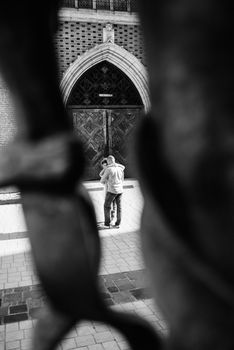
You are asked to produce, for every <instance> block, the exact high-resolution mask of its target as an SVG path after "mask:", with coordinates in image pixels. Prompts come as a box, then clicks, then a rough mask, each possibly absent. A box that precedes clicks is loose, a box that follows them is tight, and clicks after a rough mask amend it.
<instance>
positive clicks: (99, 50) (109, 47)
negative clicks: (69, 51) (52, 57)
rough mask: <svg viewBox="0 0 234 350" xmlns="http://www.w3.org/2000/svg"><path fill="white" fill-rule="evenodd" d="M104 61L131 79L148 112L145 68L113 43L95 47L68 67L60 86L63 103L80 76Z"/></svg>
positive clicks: (148, 101)
mask: <svg viewBox="0 0 234 350" xmlns="http://www.w3.org/2000/svg"><path fill="white" fill-rule="evenodd" d="M105 60H106V61H108V62H110V63H112V64H114V65H115V66H117V67H118V68H119V69H121V70H122V71H123V72H124V73H125V74H126V75H127V76H128V77H129V78H130V79H131V81H132V82H133V84H134V85H135V86H136V88H137V90H138V92H139V94H140V96H141V99H142V102H143V105H144V108H145V111H146V112H147V111H149V108H150V99H149V88H148V76H147V72H146V68H145V67H144V66H143V64H142V63H141V62H140V61H139V60H138V59H137V58H136V57H135V56H134V55H132V54H131V53H130V52H128V51H127V50H125V49H124V48H122V47H120V46H118V45H116V44H114V43H103V44H100V45H98V46H95V47H94V48H92V49H90V50H88V51H86V52H85V53H84V54H83V55H81V56H79V57H78V58H77V59H76V61H75V62H73V63H72V64H71V65H70V67H69V68H68V69H67V71H66V72H65V73H64V76H63V78H62V81H61V84H60V88H61V91H62V95H63V99H64V102H65V103H66V102H67V100H68V97H69V95H70V93H71V91H72V88H73V86H74V85H75V83H76V81H77V80H78V79H79V78H80V77H81V76H82V74H84V73H85V72H86V71H87V70H88V69H89V68H91V67H93V66H94V65H96V64H97V63H99V62H102V61H105Z"/></svg>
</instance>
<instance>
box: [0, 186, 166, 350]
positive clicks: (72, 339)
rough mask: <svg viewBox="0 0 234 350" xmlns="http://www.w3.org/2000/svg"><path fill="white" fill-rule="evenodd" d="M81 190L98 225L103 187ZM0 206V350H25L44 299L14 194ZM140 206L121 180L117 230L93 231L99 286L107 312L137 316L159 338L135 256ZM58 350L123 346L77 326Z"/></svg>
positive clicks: (93, 328)
mask: <svg viewBox="0 0 234 350" xmlns="http://www.w3.org/2000/svg"><path fill="white" fill-rule="evenodd" d="M85 186H86V187H87V189H88V191H89V194H90V196H91V198H92V200H93V203H94V207H95V211H96V216H97V221H98V222H101V221H103V200H104V193H103V187H102V185H101V184H100V183H99V182H87V183H85ZM10 203H11V204H10ZM0 204H2V205H0V300H1V307H0V323H1V325H0V350H2V349H22V350H23V349H30V343H31V337H32V330H33V328H34V326H35V322H36V316H37V313H38V310H40V308H41V307H43V305H44V303H45V302H46V300H45V296H44V295H43V292H42V290H41V288H40V284H39V281H38V278H37V276H36V274H35V272H34V270H33V263H32V258H31V252H30V243H29V240H28V238H27V227H26V223H25V220H24V216H23V211H22V207H21V204H20V196H19V193H17V192H13V193H10V194H9V193H2V194H0ZM142 206H143V198H142V195H141V192H140V189H139V186H138V183H137V181H135V180H126V181H125V184H124V196H123V220H122V224H121V227H120V229H114V228H113V229H108V230H101V231H100V232H99V233H100V236H101V242H102V250H103V257H102V261H101V268H100V273H99V274H100V276H99V278H100V284H101V288H102V293H103V297H104V298H105V300H106V302H107V303H108V304H109V305H110V307H112V308H116V309H123V310H129V311H131V312H133V313H138V314H140V315H142V317H144V318H146V319H148V320H149V321H150V322H151V323H152V324H153V325H154V326H155V327H156V329H157V330H159V332H160V333H161V334H165V333H166V332H167V328H166V325H165V323H164V321H163V320H162V317H161V315H160V313H159V311H158V310H156V308H155V306H154V304H153V302H152V299H151V293H150V288H149V284H148V279H147V274H146V272H145V269H144V264H143V261H142V257H141V249H140V242H139V234H138V231H139V226H140V214H141V211H142ZM59 349H61V350H69V349H83V350H104V349H105V350H115V349H123V350H124V349H128V345H127V343H126V342H125V340H124V339H123V338H122V336H120V335H119V334H118V333H117V332H116V331H115V330H113V329H112V328H110V327H108V326H106V325H103V324H97V323H92V322H83V323H82V324H81V325H79V327H77V328H75V329H74V330H73V331H72V332H70V334H68V335H67V337H66V339H65V340H64V341H63V342H62V344H61V345H60V347H59Z"/></svg>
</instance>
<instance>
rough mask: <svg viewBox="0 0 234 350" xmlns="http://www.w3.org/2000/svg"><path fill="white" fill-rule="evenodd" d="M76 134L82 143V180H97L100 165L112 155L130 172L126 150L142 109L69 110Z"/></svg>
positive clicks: (71, 107) (129, 173) (126, 172)
mask: <svg viewBox="0 0 234 350" xmlns="http://www.w3.org/2000/svg"><path fill="white" fill-rule="evenodd" d="M69 113H70V114H71V116H72V118H73V123H74V128H75V132H76V134H77V135H78V136H79V138H80V139H81V140H82V142H83V145H84V150H85V156H86V160H87V168H86V173H85V180H95V179H99V172H100V171H101V167H100V162H101V160H102V158H103V157H106V156H107V155H109V154H112V155H113V156H114V157H115V159H116V161H117V162H118V163H121V164H123V165H125V167H126V171H125V176H126V177H129V176H131V177H134V174H132V173H131V166H130V163H131V160H130V159H129V157H128V150H129V147H130V144H131V139H132V134H133V131H134V129H135V127H136V123H137V121H138V120H139V118H140V115H141V113H142V108H124V109H121V108H119V109H118V108H115V109H80V108H75V107H73V106H70V107H69Z"/></svg>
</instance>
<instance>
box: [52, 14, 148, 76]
mask: <svg viewBox="0 0 234 350" xmlns="http://www.w3.org/2000/svg"><path fill="white" fill-rule="evenodd" d="M104 26H105V24H103V23H91V22H90V23H88V22H87V23H85V22H68V21H65V22H61V23H60V26H59V30H58V33H57V35H56V37H55V46H56V51H57V56H58V57H59V64H60V73H61V75H62V74H63V73H64V72H65V71H66V70H67V69H68V68H69V66H70V64H71V63H73V62H74V61H75V60H76V59H77V57H78V56H80V55H82V54H83V53H85V52H86V51H87V50H89V49H91V48H92V47H94V46H96V45H98V44H101V43H102V42H103V38H102V36H103V27H104ZM114 30H115V43H116V44H117V45H119V46H122V47H124V48H125V49H126V50H128V51H129V52H131V53H132V54H133V55H134V56H136V57H137V58H138V59H139V60H140V61H141V62H142V63H143V64H144V63H145V57H144V49H143V40H142V33H141V29H140V27H139V25H126V24H114Z"/></svg>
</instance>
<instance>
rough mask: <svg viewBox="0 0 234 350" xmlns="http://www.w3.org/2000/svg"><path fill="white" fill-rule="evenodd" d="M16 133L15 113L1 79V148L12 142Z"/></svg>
mask: <svg viewBox="0 0 234 350" xmlns="http://www.w3.org/2000/svg"><path fill="white" fill-rule="evenodd" d="M15 133H16V123H15V113H14V108H13V104H12V101H11V96H10V93H9V91H8V89H7V86H6V84H5V82H4V81H3V80H2V78H1V77H0V147H4V146H5V145H6V144H7V143H8V142H10V141H11V140H12V138H13V137H14V135H15Z"/></svg>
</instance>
